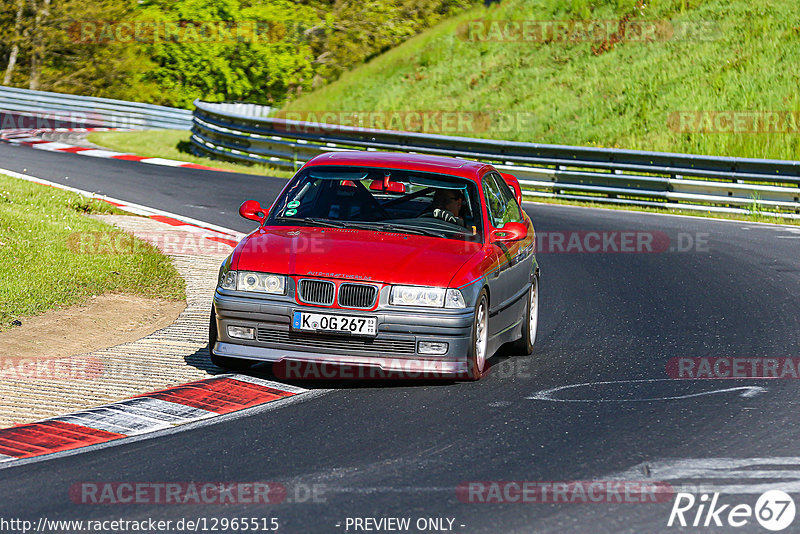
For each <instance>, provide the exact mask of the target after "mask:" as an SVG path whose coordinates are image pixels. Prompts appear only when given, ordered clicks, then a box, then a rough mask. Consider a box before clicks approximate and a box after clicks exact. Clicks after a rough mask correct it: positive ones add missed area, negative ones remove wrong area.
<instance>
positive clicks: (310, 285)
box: [298, 280, 336, 306]
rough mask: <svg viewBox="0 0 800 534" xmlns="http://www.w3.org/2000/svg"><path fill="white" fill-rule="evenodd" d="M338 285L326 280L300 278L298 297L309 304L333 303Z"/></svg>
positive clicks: (325, 304)
mask: <svg viewBox="0 0 800 534" xmlns="http://www.w3.org/2000/svg"><path fill="white" fill-rule="evenodd" d="M335 291H336V286H335V285H334V284H333V282H328V281H326V280H300V285H299V293H298V297H299V298H300V302H306V303H308V304H321V305H323V306H330V305H331V304H333V294H334V292H335Z"/></svg>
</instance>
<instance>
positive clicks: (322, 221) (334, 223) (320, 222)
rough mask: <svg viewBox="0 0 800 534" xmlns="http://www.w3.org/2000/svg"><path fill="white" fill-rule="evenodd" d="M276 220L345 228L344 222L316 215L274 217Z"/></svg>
mask: <svg viewBox="0 0 800 534" xmlns="http://www.w3.org/2000/svg"><path fill="white" fill-rule="evenodd" d="M276 220H278V221H286V222H293V223H297V222H301V223H310V224H314V225H316V226H327V227H329V228H346V226H345V225H344V223H342V222H340V221H334V220H331V219H320V218H317V217H276Z"/></svg>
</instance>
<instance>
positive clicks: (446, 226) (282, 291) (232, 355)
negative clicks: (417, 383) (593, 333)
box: [209, 151, 539, 380]
mask: <svg viewBox="0 0 800 534" xmlns="http://www.w3.org/2000/svg"><path fill="white" fill-rule="evenodd" d="M521 202H522V193H521V190H520V186H519V182H518V181H517V179H516V178H514V177H513V176H511V175H508V174H502V173H500V172H498V171H497V170H496V169H495V168H494V167H493V166H491V165H488V164H485V163H478V162H474V161H466V160H461V159H454V158H445V157H438V156H423V155H414V154H397V153H382V152H356V151H353V152H332V153H328V154H323V155H320V156H317V157H315V158H314V159H312V160H311V161H309V162H308V163H306V164H305V165H304V166H303V167H302V168H301V169H300V170H299V171H298V172H297V174H296V175H295V176H294V178H292V179H291V180H290V181H289V182H288V184H287V185H286V187H285V188H284V189H283V191H282V192H281V193H280V195H278V197H277V199H276V200H275V202H274V203H273V205H272V207H271V208H269V210H267V209H266V208H262V207H261V206H260V205H259V203H258V202H256V201H254V200H248V201H246V202H244V204H242V206H241V208H240V209H239V213H240V214H241V215H242V216H243V217H245V218H247V219H251V220H253V221H256V222H257V223H258V228H257V229H255V230H254V231H253V232H252V233H250V234H249V235H247V236H246V237H245V238H244V239H243V240H242V241H241V242H240V243H239V244H238V246H237V247H236V248H235V249H234V251H233V252H232V253H231V255H230V256H229V257H228V258H227V259H226V260H225V261H224V262H223V264H222V266H221V268H220V272H219V280H218V284H217V288H216V292H215V294H214V304H213V308H212V311H211V322H210V327H209V351H210V354H211V360H212V362H214V363H215V364H216V365H218V366H220V367H224V368H228V369H236V370H241V369H244V368H247V367H249V366H251V365H253V364H254V363H257V362H282V365H291V364H302V365H309V364H312V365H318V364H324V365H333V366H337V367H340V366H347V367H350V368H357V369H362V370H363V369H368V370H373V371H378V372H380V373H399V375H398V374H395V375H394V376H401V377H402V376H408V377H420V376H425V377H428V376H443V377H457V378H467V379H472V380H477V379H479V378H480V377H481V376H482V375H483V373H484V371H485V370H486V368H487V365H486V361H487V359H488V358H489V357H491V356H492V355H493V354H494V353H495V351H496V350H497V349H498V348H499V347H500V346H501V345H503V344H506V343H511V344H512V346H511V350H512V351H513V352H514V353H517V354H530V353H531V351H532V350H533V343H534V340H535V339H536V328H537V323H538V312H539V306H538V302H539V299H538V297H539V267H538V264H537V262H536V257H535V255H534V248H535V247H534V241H535V240H534V229H533V224H532V223H531V220H530V218H529V217H528V216H527V215H526V214H525V212H524V211H523V210H522V207H521ZM373 376H376V375H373Z"/></svg>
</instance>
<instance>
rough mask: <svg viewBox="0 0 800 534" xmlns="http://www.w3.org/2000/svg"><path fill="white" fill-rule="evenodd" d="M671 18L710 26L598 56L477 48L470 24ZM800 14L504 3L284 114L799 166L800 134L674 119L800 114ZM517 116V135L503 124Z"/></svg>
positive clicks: (784, 6) (618, 3)
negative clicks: (451, 125)
mask: <svg viewBox="0 0 800 534" xmlns="http://www.w3.org/2000/svg"><path fill="white" fill-rule="evenodd" d="M626 13H635V15H634V17H633V18H632V20H642V21H654V20H668V21H670V23H672V24H681V23H687V22H692V23H708V24H709V27H710V28H712V30H713V31H709V32H701V33H700V34H699V37H698V36H697V35H695V36H694V37H692V36H689V37H687V38H685V39H681V40H667V39H661V40H659V41H655V42H634V41H623V42H620V43H618V44H616V46H614V47H613V48H612V49H611V50H610V51H608V52H606V53H602V54H600V55H595V54H594V53H593V52H592V48H591V47H592V44H593V43H590V42H568V43H563V42H551V43H544V42H505V43H503V42H481V43H476V42H470V41H467V40H465V39H463V38H460V37H459V36H458V32H459V24H461V23H466V22H468V21H471V20H475V19H494V20H516V21H523V20H529V21H552V20H568V19H572V20H574V19H584V20H615V21H617V20H619V19H620V18H621V17H622V16H623V15H624V14H626ZM798 57H800V3H798V2H787V1H779V0H763V1H759V2H752V1H751V0H706V1H700V0H688V1H687V0H653V1H652V2H647V3H646V8H645V9H644V10H642V11H641V13H636V10H635V9H634V1H633V0H593V1H589V0H539V1H536V2H533V1H523V0H505V1H504V2H502V4H500V5H494V6H491V7H489V8H484V7H478V8H475V9H474V10H472V11H470V12H468V13H465V14H463V15H461V16H459V17H456V18H454V19H451V20H449V21H447V22H445V23H443V24H441V25H439V26H437V27H435V28H432V29H431V30H428V31H426V32H425V33H423V34H421V35H419V36H417V37H414V38H412V39H410V40H409V41H407V42H406V43H404V44H402V45H401V46H399V47H397V48H395V49H392V50H390V51H388V52H387V53H385V54H383V55H381V56H378V57H376V58H375V59H373V60H372V61H370V62H369V63H367V64H365V65H363V66H360V67H358V68H356V69H354V70H352V71H351V72H349V73H346V74H344V75H343V76H342V77H341V78H340V79H339V80H338V81H336V82H334V83H332V84H330V85H328V86H325V87H322V88H320V89H318V90H316V91H313V92H311V93H307V94H305V95H303V96H301V97H300V98H298V99H297V100H295V101H294V102H292V103H290V104H289V105H288V106H287V107H286V110H288V111H322V110H327V111H345V112H348V111H379V112H382V111H394V110H444V111H451V110H452V111H456V110H458V111H469V112H479V113H487V114H488V116H489V117H490V118H492V119H493V120H492V122H491V123H490V124H489V125H488V127H487V128H486V129H483V130H481V129H480V128H475V129H474V131H471V132H462V133H460V134H461V135H471V136H475V137H487V138H499V139H508V140H514V141H528V142H537V143H552V144H566V145H578V146H602V147H616V148H627V149H639V150H656V151H669V152H682V153H695V154H712V155H727V156H740V157H755V158H776V159H800V133H798V132H795V133H793V134H785V133H682V132H679V131H676V130H675V129H672V128H670V126H669V120H670V116H671V114H673V113H676V112H680V111H797V110H800V91H798V87H800V69H798V63H797V58H798ZM501 116H502V117H506V118H508V117H515V118H516V119H517V122H516V123H514V124H513V126H508V125H507V124H500V122H501V121H499V120H498V118H499V117H501Z"/></svg>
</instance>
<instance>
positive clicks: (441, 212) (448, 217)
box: [433, 208, 458, 223]
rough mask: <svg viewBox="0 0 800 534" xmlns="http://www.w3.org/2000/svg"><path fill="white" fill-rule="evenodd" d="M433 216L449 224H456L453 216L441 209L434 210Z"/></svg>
mask: <svg viewBox="0 0 800 534" xmlns="http://www.w3.org/2000/svg"><path fill="white" fill-rule="evenodd" d="M433 216H434V217H436V218H437V219H441V220H443V221H446V222H449V223H458V221H457V219H456V216H455V215H453V214H452V213H450V212H449V211H448V210H444V209H441V208H436V209H435V210H433Z"/></svg>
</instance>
